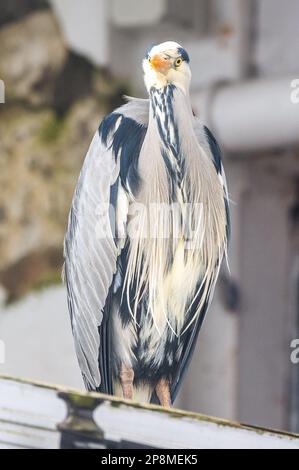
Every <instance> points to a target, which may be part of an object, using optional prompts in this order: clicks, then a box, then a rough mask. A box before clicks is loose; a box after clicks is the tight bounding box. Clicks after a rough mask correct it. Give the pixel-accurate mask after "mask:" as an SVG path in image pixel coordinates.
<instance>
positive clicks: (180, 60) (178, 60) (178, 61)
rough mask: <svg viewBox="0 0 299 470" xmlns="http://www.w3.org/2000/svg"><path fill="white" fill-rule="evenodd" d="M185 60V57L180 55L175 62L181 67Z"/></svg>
mask: <svg viewBox="0 0 299 470" xmlns="http://www.w3.org/2000/svg"><path fill="white" fill-rule="evenodd" d="M182 62H183V59H182V58H181V57H178V58H177V59H176V61H175V63H174V65H175V66H176V67H179V66H180V65H181V63H182Z"/></svg>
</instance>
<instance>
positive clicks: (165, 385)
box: [156, 379, 171, 408]
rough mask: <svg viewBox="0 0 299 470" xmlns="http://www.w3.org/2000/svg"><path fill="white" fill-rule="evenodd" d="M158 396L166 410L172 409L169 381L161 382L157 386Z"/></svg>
mask: <svg viewBox="0 0 299 470" xmlns="http://www.w3.org/2000/svg"><path fill="white" fill-rule="evenodd" d="M156 394H157V397H158V398H159V401H160V404H161V405H162V406H165V407H166V408H170V407H171V398H170V389H169V381H168V380H167V379H160V380H159V382H158V383H157V385H156Z"/></svg>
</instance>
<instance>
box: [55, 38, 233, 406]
mask: <svg viewBox="0 0 299 470" xmlns="http://www.w3.org/2000/svg"><path fill="white" fill-rule="evenodd" d="M143 71H144V81H145V85H146V89H147V91H148V94H149V99H137V98H128V102H127V103H126V104H124V105H123V106H121V107H120V108H118V109H116V110H115V111H113V112H112V113H111V114H109V115H108V116H106V117H105V118H104V119H103V121H102V123H101V125H100V127H99V129H98V130H97V131H96V133H95V135H94V137H93V140H92V142H91V145H90V148H89V150H88V153H87V156H86V158H85V161H84V164H83V167H82V170H81V173H80V176H79V180H78V184H77V187H76V190H75V194H74V197H73V202H72V207H71V210H70V215H69V222H68V228H67V232H66V236H65V242H64V258H65V263H64V277H65V282H66V286H67V296H68V306H69V312H70V318H71V326H72V332H73V336H74V342H75V349H76V354H77V357H78V361H79V365H80V368H81V372H82V376H83V379H84V383H85V386H86V388H87V389H88V390H96V391H101V392H105V393H108V394H114V395H118V396H123V397H124V398H129V399H131V398H134V399H138V400H140V401H150V402H156V403H160V404H161V405H163V406H170V405H171V403H173V401H174V399H175V397H176V394H177V392H178V389H179V386H180V384H181V381H182V378H183V375H184V372H185V371H186V369H187V366H188V364H189V362H190V358H191V356H192V353H193V350H194V346H195V343H196V340H197V336H198V333H199V330H200V328H201V325H202V322H203V319H204V317H205V314H206V312H207V309H208V307H209V304H210V302H211V299H212V295H213V291H214V287H215V283H216V280H217V276H218V273H219V269H220V264H221V261H222V258H223V256H225V255H226V250H227V242H228V238H229V226H230V224H229V204H228V193H227V186H226V180H225V174H224V169H223V165H222V162H221V155H220V149H219V146H218V144H217V142H216V140H215V138H214V136H213V135H212V133H211V132H210V131H209V129H208V128H207V127H205V126H204V125H203V124H202V122H201V121H200V120H199V119H198V118H197V117H195V116H194V114H193V112H192V107H191V101H190V96H189V85H190V80H191V71H190V61H189V56H188V53H187V52H186V50H185V49H184V48H183V47H181V46H180V45H179V44H178V43H176V42H173V41H168V42H164V43H162V44H159V45H155V46H153V47H152V48H151V50H150V51H149V52H148V53H147V54H146V57H145V58H144V60H143Z"/></svg>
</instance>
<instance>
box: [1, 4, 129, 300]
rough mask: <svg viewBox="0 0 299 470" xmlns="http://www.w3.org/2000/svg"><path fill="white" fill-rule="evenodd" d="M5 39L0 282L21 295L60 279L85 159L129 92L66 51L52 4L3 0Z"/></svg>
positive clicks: (10, 294)
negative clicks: (106, 119) (103, 125)
mask: <svg viewBox="0 0 299 470" xmlns="http://www.w3.org/2000/svg"><path fill="white" fill-rule="evenodd" d="M2 4H3V6H2ZM13 4H14V5H15V7H16V8H15V9H14V8H13ZM19 4H20V5H19ZM32 9H33V11H32ZM0 44H1V56H0V78H1V79H2V80H3V81H4V83H5V103H4V104H0V186H1V192H0V284H1V285H2V286H3V287H4V289H5V292H6V294H7V300H14V299H16V298H18V297H20V296H21V295H22V294H24V293H25V292H26V291H28V290H29V289H31V288H33V287H36V286H40V285H43V284H45V283H52V282H55V281H58V280H59V279H60V272H61V265H62V243H63V235H64V231H65V228H66V222H67V214H68V211H69V207H70V202H71V197H72V193H73V190H74V187H75V184H76V180H77V177H78V174H79V171H80V168H81V165H82V161H83V158H84V156H85V154H86V151H87V149H88V146H89V143H90V141H91V138H92V135H93V133H94V132H95V130H96V129H97V127H98V125H99V122H100V120H101V118H102V117H103V115H104V114H105V113H107V112H108V111H109V110H110V109H111V108H113V107H115V106H116V105H117V104H119V103H120V102H121V96H122V94H123V93H125V92H126V91H127V90H126V88H125V86H124V85H123V83H121V82H118V81H117V80H115V79H113V77H111V76H110V74H109V72H108V71H106V70H98V69H95V68H94V66H93V65H92V64H91V63H89V62H88V61H87V60H86V59H85V58H82V57H80V56H78V55H75V54H74V53H72V52H70V51H69V50H68V49H67V47H66V45H65V44H64V41H63V38H62V35H61V33H60V31H59V28H58V24H57V22H56V19H55V17H54V15H53V13H52V11H51V10H50V9H49V8H47V5H46V2H45V1H33V2H32V1H31V2H29V1H28V2H26V1H25V2H24V1H22V2H18V1H6V0H2V2H1V13H0Z"/></svg>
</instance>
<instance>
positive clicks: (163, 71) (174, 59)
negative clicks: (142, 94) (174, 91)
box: [143, 41, 191, 94]
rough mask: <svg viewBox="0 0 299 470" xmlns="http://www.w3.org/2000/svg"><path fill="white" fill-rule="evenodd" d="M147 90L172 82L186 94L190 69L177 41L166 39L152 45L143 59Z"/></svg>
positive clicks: (183, 51)
mask: <svg viewBox="0 0 299 470" xmlns="http://www.w3.org/2000/svg"><path fill="white" fill-rule="evenodd" d="M143 71H144V82H145V85H146V88H147V90H148V91H149V90H150V89H151V88H152V87H154V88H164V87H165V86H166V85H169V84H173V85H175V86H176V87H178V88H181V90H182V91H183V92H184V93H186V94H187V92H188V90H189V85H190V80H191V71H190V67H189V56H188V54H187V52H186V51H185V49H184V48H183V47H182V46H180V44H178V43H177V42H173V41H167V42H163V43H161V44H158V45H155V46H153V47H152V48H151V49H150V51H149V52H148V53H147V55H146V57H145V58H144V59H143Z"/></svg>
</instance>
